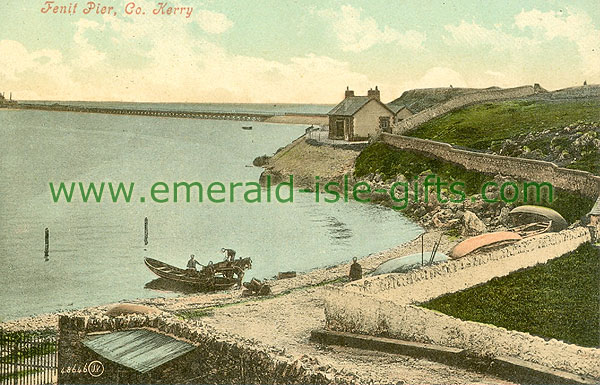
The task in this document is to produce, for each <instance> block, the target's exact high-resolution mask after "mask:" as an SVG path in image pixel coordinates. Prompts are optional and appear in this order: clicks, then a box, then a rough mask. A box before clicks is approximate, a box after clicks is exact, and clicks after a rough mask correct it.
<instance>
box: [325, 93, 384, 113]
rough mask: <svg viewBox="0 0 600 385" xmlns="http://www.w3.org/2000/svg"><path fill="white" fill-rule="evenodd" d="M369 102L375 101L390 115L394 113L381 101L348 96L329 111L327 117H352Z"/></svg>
mask: <svg viewBox="0 0 600 385" xmlns="http://www.w3.org/2000/svg"><path fill="white" fill-rule="evenodd" d="M371 100H375V101H376V102H377V103H379V104H381V105H382V106H383V107H384V108H385V109H387V110H388V111H390V112H391V113H394V112H393V111H392V110H390V108H389V107H388V106H386V105H385V104H383V103H381V101H379V100H377V99H373V98H371V97H369V96H350V97H347V98H346V99H344V100H342V101H341V102H340V103H339V104H338V105H337V106H335V107H333V109H332V110H331V111H329V112H328V113H327V115H341V116H353V115H354V114H356V113H357V112H358V111H359V110H360V109H361V108H363V107H364V106H365V105H366V104H367V103H369V102H370V101H371Z"/></svg>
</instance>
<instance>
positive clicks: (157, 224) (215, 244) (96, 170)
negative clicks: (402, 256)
mask: <svg viewBox="0 0 600 385" xmlns="http://www.w3.org/2000/svg"><path fill="white" fill-rule="evenodd" d="M241 125H242V123H240V122H233V121H211V120H194V119H167V118H155V117H135V116H113V115H102V114H79V113H67V112H47V111H26V110H23V111H6V110H4V111H3V110H0V134H1V135H2V138H3V139H2V141H1V144H0V159H1V162H0V164H1V166H0V167H1V168H0V178H1V179H2V183H1V184H0V261H1V262H2V270H1V272H0V287H1V288H2V291H1V292H0V319H4V320H7V319H13V318H18V317H21V316H28V315H32V314H39V313H45V312H49V311H54V310H63V309H72V308H78V307H83V306H90V305H97V304H102V303H107V302H114V301H119V300H123V299H134V298H142V297H157V296H169V295H175V294H172V293H168V292H163V291H155V290H150V289H145V288H144V285H145V284H146V283H147V282H149V281H152V280H153V279H155V278H156V277H155V276H154V275H153V274H152V273H151V272H150V271H149V270H148V269H147V268H146V267H145V266H144V264H143V257H144V256H150V257H154V258H157V259H160V260H163V261H165V262H167V263H171V264H174V265H178V266H181V267H183V266H185V263H186V261H187V259H188V257H189V254H190V253H195V254H196V256H197V259H198V260H199V261H200V262H201V263H207V262H208V261H209V260H213V261H218V260H220V259H221V258H222V256H221V254H220V249H221V247H229V248H233V249H235V250H237V252H238V256H250V257H252V259H253V261H254V266H253V269H252V270H250V271H249V272H248V273H247V275H246V278H247V279H250V278H251V277H256V278H265V277H272V276H273V275H275V274H277V272H278V271H287V270H297V271H307V270H310V269H313V268H316V267H323V266H327V265H331V264H334V263H337V262H341V261H348V260H349V259H351V257H352V256H355V255H366V254H368V253H371V252H375V251H379V250H383V249H385V248H389V247H391V246H393V245H397V244H398V243H401V242H403V241H406V240H408V239H411V238H413V237H414V236H416V234H418V232H420V229H419V228H418V227H416V226H415V225H414V224H412V223H410V222H409V221H408V220H406V219H405V218H404V217H402V216H401V215H400V214H399V213H397V212H394V211H392V210H386V209H382V208H380V207H376V206H371V205H366V204H358V203H355V202H350V203H338V204H326V203H315V202H314V201H313V199H312V197H311V196H309V195H301V194H296V195H295V202H294V203H287V204H276V203H254V204H249V203H243V202H234V203H221V204H215V203H206V202H204V203H198V202H194V203H186V202H178V203H172V202H170V203H164V204H158V203H152V202H149V201H146V202H145V203H141V202H140V201H139V198H137V199H136V200H135V201H134V202H132V203H124V202H122V203H111V202H102V203H81V202H79V203H75V202H73V203H65V202H64V201H63V202H60V203H54V202H53V201H52V199H51V195H50V190H49V187H48V182H50V181H53V182H60V181H65V182H71V181H75V182H79V181H83V182H91V181H93V182H101V181H105V182H109V181H113V182H119V181H123V182H127V183H129V182H134V183H135V188H134V196H137V197H139V196H142V195H146V196H148V194H147V193H148V191H149V189H150V186H151V185H152V183H154V182H157V181H164V182H167V183H172V182H174V181H188V182H192V181H199V182H202V183H204V184H205V185H207V184H208V183H210V182H213V181H221V182H224V183H227V182H230V181H236V182H237V181H239V182H246V181H257V180H258V177H259V175H260V172H261V169H259V168H256V167H248V165H250V164H251V162H252V160H253V159H254V158H255V157H256V156H258V155H262V154H272V153H273V152H274V151H276V150H277V149H278V148H279V147H281V146H284V145H285V144H287V143H289V142H290V141H291V140H293V139H295V138H297V137H298V136H299V135H300V134H301V133H303V131H304V128H305V126H302V125H276V124H267V123H256V122H253V123H252V125H253V127H254V129H253V130H251V131H247V130H242V129H241ZM144 217H148V218H149V223H150V229H149V230H150V231H149V245H148V246H147V250H145V249H144V245H143V222H144ZM45 227H48V228H50V259H49V261H44V256H43V246H44V228H45Z"/></svg>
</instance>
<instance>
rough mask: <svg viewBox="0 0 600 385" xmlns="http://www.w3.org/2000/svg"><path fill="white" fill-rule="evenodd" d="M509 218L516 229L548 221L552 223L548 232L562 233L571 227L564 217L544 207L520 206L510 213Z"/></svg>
mask: <svg viewBox="0 0 600 385" xmlns="http://www.w3.org/2000/svg"><path fill="white" fill-rule="evenodd" d="M509 216H510V217H511V219H512V222H513V225H514V226H515V227H518V226H522V225H526V224H529V223H541V222H547V221H552V222H551V224H550V226H549V228H548V229H547V231H561V230H564V229H566V228H567V227H568V226H569V224H568V223H567V221H566V220H565V218H563V217H562V215H560V214H559V213H558V212H556V211H555V210H552V209H551V208H548V207H543V206H532V205H523V206H518V207H515V208H514V209H512V210H511V211H510V213H509Z"/></svg>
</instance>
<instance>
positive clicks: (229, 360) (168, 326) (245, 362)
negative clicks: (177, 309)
mask: <svg viewBox="0 0 600 385" xmlns="http://www.w3.org/2000/svg"><path fill="white" fill-rule="evenodd" d="M136 328H147V329H150V330H154V331H157V332H161V333H164V334H167V335H170V336H172V337H174V338H178V339H180V340H184V341H186V342H188V343H190V344H193V345H196V346H197V348H196V349H195V350H192V351H191V352H189V353H186V354H185V355H183V356H181V357H178V358H176V359H174V360H172V361H170V362H167V363H165V364H163V365H161V366H159V367H158V368H156V369H154V370H152V371H150V372H149V373H146V374H141V373H137V372H134V371H132V370H124V367H122V366H120V365H117V364H115V363H112V362H110V361H108V360H106V359H105V358H103V357H100V356H98V355H97V354H96V353H95V352H93V351H92V350H90V349H88V348H86V347H85V346H84V345H83V343H82V341H83V340H84V339H85V337H86V336H87V335H88V334H90V333H98V332H107V331H108V332H110V331H118V330H127V329H136ZM94 360H98V361H100V362H102V364H103V365H104V373H103V374H102V375H100V376H98V377H93V376H91V375H90V374H89V373H77V372H76V373H73V372H70V373H67V371H68V370H64V369H65V368H72V367H75V368H83V367H84V366H85V364H86V363H89V362H91V361H94ZM58 364H59V377H58V383H59V384H73V383H76V384H116V383H136V384H137V383H147V384H150V383H153V384H173V383H195V384H209V383H210V384H215V383H218V384H222V383H234V384H266V383H272V384H277V383H281V384H295V383H299V384H325V383H331V380H330V379H329V378H328V377H326V375H325V374H324V373H321V372H318V371H314V370H311V369H307V368H306V367H305V366H306V364H305V363H303V362H302V358H294V357H291V356H289V355H286V354H285V352H284V351H283V350H281V349H277V348H274V347H269V346H265V345H263V344H261V343H259V342H257V341H253V340H242V339H240V338H239V337H235V338H234V337H232V336H229V335H224V334H222V333H217V332H215V331H214V330H211V329H210V328H208V327H206V326H204V325H202V323H201V322H197V321H196V322H194V323H192V322H190V321H188V322H183V321H181V320H178V319H176V318H173V317H171V316H169V315H155V316H150V315H130V316H121V317H114V318H109V317H106V316H99V317H67V316H62V317H61V318H60V321H59V355H58ZM69 371H70V370H69Z"/></svg>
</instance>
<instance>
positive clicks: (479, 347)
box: [327, 292, 600, 380]
mask: <svg viewBox="0 0 600 385" xmlns="http://www.w3.org/2000/svg"><path fill="white" fill-rule="evenodd" d="M327 327H328V328H329V329H332V330H337V331H347V332H354V333H360V334H369V335H376V336H385V337H392V338H399V339H403V340H408V341H415V342H422V343H429V344H435V345H441V346H448V347H454V348H459V349H465V350H467V351H468V352H470V353H472V354H475V355H479V356H484V357H490V358H493V357H502V356H509V357H515V358H519V359H522V360H524V361H527V362H531V363H535V364H538V365H542V366H545V367H548V368H552V369H556V370H562V371H566V372H569V373H573V374H578V375H581V376H586V377H592V378H595V379H597V380H600V365H598V362H600V349H594V348H585V347H581V346H577V345H572V344H567V343H565V342H562V341H558V340H555V339H551V340H545V339H543V338H541V337H536V336H532V335H530V334H528V333H522V332H517V331H513V330H507V329H504V328H500V327H497V326H493V325H488V324H482V323H477V322H471V321H462V320H460V319H457V318H454V317H451V316H448V315H445V314H442V313H439V312H435V311H432V310H428V309H424V308H420V307H417V306H413V305H400V304H398V303H395V302H392V301H386V300H385V299H382V298H375V297H372V296H368V295H365V294H362V293H353V292H345V293H344V294H343V295H341V296H340V295H333V298H331V299H328V301H327Z"/></svg>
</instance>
